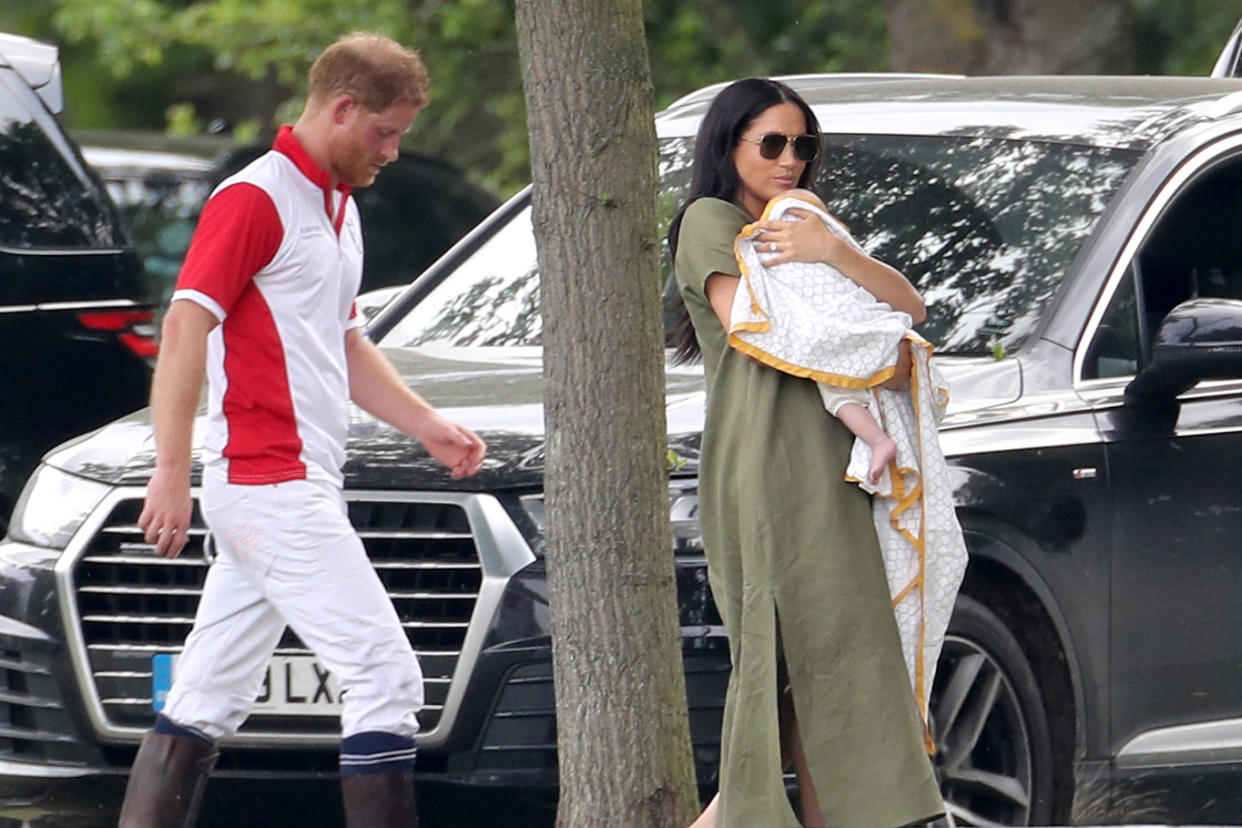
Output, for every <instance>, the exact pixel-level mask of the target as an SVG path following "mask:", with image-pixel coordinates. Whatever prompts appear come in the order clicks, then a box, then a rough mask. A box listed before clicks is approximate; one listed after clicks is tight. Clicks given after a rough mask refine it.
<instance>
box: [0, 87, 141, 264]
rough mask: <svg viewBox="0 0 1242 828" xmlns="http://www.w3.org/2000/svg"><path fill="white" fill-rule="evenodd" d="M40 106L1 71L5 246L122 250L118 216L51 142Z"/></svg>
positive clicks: (0, 206) (1, 227) (0, 240)
mask: <svg viewBox="0 0 1242 828" xmlns="http://www.w3.org/2000/svg"><path fill="white" fill-rule="evenodd" d="M35 107H41V104H39V103H38V99H37V97H36V96H35V94H34V93H33V92H31V91H30V90H29V89H28V88H26V87H24V86H22V85H19V84H17V83H16V82H14V81H13V80H12V78H11V76H10V73H8V72H5V71H0V245H3V246H6V247H13V248H57V249H61V248H106V247H115V246H118V245H119V244H120V243H121V239H122V234H121V231H120V228H119V227H118V225H117V223H116V220H115V216H114V214H113V213H112V211H111V210H110V209H109V208H108V206H107V205H106V203H105V202H104V201H103V200H102V199H101V198H100V193H99V191H98V190H97V189H96V187H95V186H94V185H93V184H92V183H91V182H90V180H89V179H88V178H86V177H85V176H83V175H79V174H78V172H76V171H75V168H74V166H71V165H70V163H69V161H68V160H67V159H66V158H65V156H63V155H62V154H61V152H60V150H59V149H57V147H56V146H55V145H54V144H53V143H52V142H51V141H50V140H49V139H48V136H47V134H46V133H45V131H44V129H45V122H50V121H51V118H50V116H48V115H47V114H46V111H41V110H40V109H36V108H35ZM40 115H41V116H42V117H40Z"/></svg>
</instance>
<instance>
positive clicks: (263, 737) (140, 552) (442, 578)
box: [61, 489, 533, 743]
mask: <svg viewBox="0 0 1242 828" xmlns="http://www.w3.org/2000/svg"><path fill="white" fill-rule="evenodd" d="M128 494H129V496H124V494H122V493H120V492H118V493H117V496H115V497H112V498H109V499H108V501H106V502H105V504H104V505H103V506H101V507H100V509H99V510H98V511H97V519H95V520H93V521H90V522H88V525H87V526H86V527H84V528H83V530H82V531H81V532H80V533H79V536H78V537H79V538H82V537H83V536H85V540H84V541H83V542H79V543H76V544H75V545H71V549H70V554H69V555H67V556H66V558H65V559H62V563H63V562H64V561H65V560H67V561H68V563H67V564H65V565H64V566H63V567H62V568H63V570H64V571H63V572H62V574H61V578H62V586H63V588H65V589H66V590H67V591H69V592H70V593H71V595H72V600H71V601H68V602H65V605H66V606H67V607H68V615H69V618H67V619H66V621H67V624H66V626H67V627H68V628H69V633H70V634H69V638H70V643H71V645H72V644H74V643H76V644H77V646H78V652H77V653H75V655H76V656H77V658H76V659H75V660H76V661H77V663H78V667H79V679H80V682H81V683H82V684H83V690H84V691H85V693H84V695H85V696H86V697H87V699H88V702H91V704H90V705H89V706H90V707H91V708H92V710H91V712H92V713H93V714H94V715H93V716H92V719H93V720H95V724H96V726H97V729H98V730H99V731H100V732H101V733H103V734H104V735H113V736H119V735H122V734H125V735H130V734H138V733H141V732H142V731H143V730H145V729H146V728H148V727H149V726H150V725H151V723H152V722H153V721H154V711H153V707H152V689H153V679H152V657H153V656H155V655H156V654H160V653H172V654H175V653H178V652H180V650H181V647H182V644H183V642H184V640H185V637H186V635H187V634H188V633H189V631H190V628H191V626H192V624H193V621H194V613H195V609H196V608H197V605H198V600H199V596H200V595H201V591H202V585H203V581H204V578H205V577H206V573H207V562H206V561H205V560H204V557H203V538H204V536H205V530H204V527H203V523H202V519H201V517H200V516H199V513H198V509H197V505H196V506H195V510H194V516H193V520H192V524H191V540H190V542H189V543H188V545H187V546H186V548H185V549H184V550H183V551H182V553H181V554H180V556H178V557H177V558H174V559H166V558H158V557H155V556H154V555H153V554H151V553H150V547H149V546H148V545H147V544H145V543H144V541H143V538H142V537H141V532H140V531H139V529H138V527H137V518H138V515H139V512H140V510H141V507H142V500H141V498H142V495H143V493H142V491H141V490H140V489H139V490H137V491H134V490H130V492H129V493H128ZM346 497H347V500H348V503H349V514H350V518H351V521H352V522H353V525H354V527H355V528H356V529H357V530H358V534H359V536H360V537H361V538H362V540H363V543H364V545H365V546H366V549H367V554H368V556H369V557H370V559H371V562H372V564H373V565H374V566H375V569H376V571H377V572H378V574H379V576H380V579H381V581H382V582H383V583H384V585H385V587H386V588H387V590H388V593H389V596H390V597H391V599H392V601H393V604H394V606H395V607H396V610H397V614H398V616H399V617H400V619H401V622H402V625H403V626H404V627H405V630H406V634H407V636H408V637H409V639H410V643H411V645H412V646H413V647H414V650H415V652H417V653H418V656H419V661H420V664H421V666H422V670H423V675H424V680H425V697H426V705H425V706H424V708H423V710H422V711H421V712H420V713H419V717H418V718H419V722H420V725H421V732H422V734H423V735H422V736H421V737H420V741H422V742H424V743H426V742H428V741H430V742H435V741H438V739H437V738H436V737H437V736H438V737H440V738H443V737H444V736H445V735H446V734H447V730H448V728H449V727H450V726H451V717H452V713H454V712H455V704H453V701H454V696H456V695H458V694H454V693H453V692H452V688H453V682H454V677H455V676H456V675H461V676H463V677H464V676H466V675H468V673H469V668H470V666H472V663H473V660H474V657H475V654H476V653H477V649H478V643H479V642H481V640H482V633H483V631H484V629H485V627H486V624H487V622H488V621H489V620H490V618H491V615H492V612H493V611H494V606H495V604H496V602H497V601H498V598H499V590H501V589H503V582H504V580H507V576H508V575H510V574H512V572H514V571H516V570H517V568H520V566H523V565H525V563H527V562H529V561H530V560H533V555H531V553H530V551H529V549H528V548H527V547H526V545H525V543H524V541H522V540H521V538H520V536H519V535H517V534H516V529H513V528H512V522H511V521H509V520H508V517H507V515H505V514H504V511H503V509H502V508H501V507H500V506H499V504H498V503H496V501H495V500H494V498H491V497H489V496H486V495H459V494H450V495H440V494H435V493H431V494H427V493H421V494H419V493H415V494H408V495H407V494H394V493H386V492H372V493H362V492H347V493H346ZM499 521H503V523H504V524H507V526H506V525H502V526H501V527H500V529H501V531H500V532H499V533H497V531H496V529H497V527H495V526H494V525H493V524H495V523H497V522H499ZM91 523H93V524H95V525H94V526H91V525H90V524H91ZM480 526H482V527H483V531H482V532H481V534H482V536H483V541H484V544H483V545H484V546H485V547H487V548H486V549H485V550H483V552H482V554H481V553H480V552H481V550H480V544H479V542H478V541H479V538H478V537H477V533H476V529H477V528H478V527H480ZM498 536H499V537H503V538H504V539H505V541H504V543H500V542H498ZM76 540H77V539H75V541H76ZM515 541H516V545H517V547H519V548H515ZM501 546H504V547H507V548H499V547H501ZM495 576H500V577H499V578H497V577H495ZM489 583H490V587H489V586H488V585H489ZM481 596H483V598H484V600H480V599H481ZM472 624H474V625H475V626H476V627H477V628H478V629H477V630H476V631H475V632H474V633H473V634H471V630H472ZM75 639H76V641H75ZM472 641H473V643H472ZM276 652H277V653H282V654H305V653H308V652H309V651H308V650H307V649H306V648H305V646H304V645H303V644H302V642H301V641H299V640H298V638H297V637H296V636H295V635H294V634H293V633H292V631H286V633H285V636H284V638H283V639H282V640H281V642H280V644H279V645H278V647H277V650H276ZM463 653H465V654H466V655H467V656H468V657H467V658H465V659H463ZM463 661H467V662H469V664H466V665H465V667H464V668H463ZM463 681H464V679H463ZM337 733H339V725H338V722H337V719H336V717H335V716H332V715H327V716H277V715H270V714H265V715H260V714H255V715H252V716H251V717H250V718H249V719H248V720H247V721H246V723H245V724H244V725H243V727H242V729H241V731H240V732H239V734H238V736H237V737H236V741H238V742H243V743H244V742H251V743H266V742H288V741H290V740H291V739H292V741H310V742H320V741H328V740H333V739H335V738H336V734H337Z"/></svg>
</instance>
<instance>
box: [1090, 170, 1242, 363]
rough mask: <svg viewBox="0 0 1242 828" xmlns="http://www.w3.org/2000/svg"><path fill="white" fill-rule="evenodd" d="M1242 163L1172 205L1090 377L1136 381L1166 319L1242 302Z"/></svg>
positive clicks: (1102, 339) (1110, 322)
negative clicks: (1202, 306) (1177, 311)
mask: <svg viewBox="0 0 1242 828" xmlns="http://www.w3.org/2000/svg"><path fill="white" fill-rule="evenodd" d="M1240 187H1242V156H1236V155H1235V156H1233V157H1231V158H1227V159H1224V160H1222V161H1220V162H1218V163H1216V164H1213V165H1212V166H1211V167H1210V168H1209V169H1207V170H1205V171H1204V172H1203V173H1201V174H1200V175H1198V176H1196V177H1195V178H1194V179H1193V180H1191V181H1190V182H1188V183H1187V184H1186V186H1185V187H1183V189H1182V190H1181V191H1180V192H1178V193H1177V194H1176V196H1175V197H1174V198H1173V199H1172V200H1171V201H1170V202H1169V204H1168V206H1167V207H1166V208H1165V209H1164V210H1163V212H1162V213H1161V215H1160V216H1159V218H1158V219H1157V221H1156V223H1155V224H1154V225H1153V227H1152V229H1151V231H1150V232H1149V233H1148V236H1147V238H1146V239H1144V241H1143V244H1142V245H1141V247H1140V248H1139V252H1138V254H1137V255H1136V256H1135V258H1134V261H1133V262H1131V264H1130V266H1129V268H1128V269H1127V271H1126V273H1125V275H1124V277H1123V280H1122V283H1121V284H1120V285H1119V286H1118V289H1117V291H1116V293H1115V294H1114V296H1113V298H1112V299H1111V300H1110V301H1109V306H1108V309H1107V310H1106V311H1105V312H1104V316H1103V317H1102V318H1101V320H1100V325H1099V327H1098V328H1097V329H1096V331H1095V332H1094V334H1093V337H1092V341H1091V344H1090V346H1089V347H1088V349H1087V353H1086V358H1085V359H1084V361H1083V377H1084V378H1086V379H1097V378H1106V377H1118V376H1130V375H1132V374H1134V373H1136V372H1137V371H1138V369H1139V368H1140V367H1141V366H1142V365H1143V364H1144V363H1145V361H1146V359H1147V358H1148V357H1149V356H1150V354H1151V343H1152V342H1153V341H1154V340H1155V336H1156V332H1157V331H1158V330H1159V328H1160V323H1161V322H1162V321H1163V320H1164V317H1165V316H1166V315H1167V314H1168V312H1169V311H1171V310H1172V309H1173V308H1174V307H1176V306H1177V305H1179V304H1181V303H1182V302H1185V301H1187V300H1189V299H1199V298H1224V299H1242V232H1240V231H1239V228H1242V199H1239V198H1238V195H1237V194H1238V193H1239V192H1242V190H1239V188H1240Z"/></svg>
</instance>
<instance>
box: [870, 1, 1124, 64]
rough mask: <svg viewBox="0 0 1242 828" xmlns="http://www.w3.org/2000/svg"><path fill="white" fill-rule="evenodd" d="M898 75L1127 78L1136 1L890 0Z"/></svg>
mask: <svg viewBox="0 0 1242 828" xmlns="http://www.w3.org/2000/svg"><path fill="white" fill-rule="evenodd" d="M886 12H887V20H888V42H889V56H890V63H891V66H892V68H893V70H894V71H898V72H953V73H962V74H967V75H1018V74H1026V75H1054V74H1057V75H1059V74H1084V75H1092V74H1125V73H1127V72H1130V71H1132V70H1133V66H1134V50H1135V43H1134V24H1133V8H1132V0H1091V2H1083V1H1082V0H889V2H888V4H887V6H886Z"/></svg>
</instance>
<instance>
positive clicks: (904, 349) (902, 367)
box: [880, 339, 914, 391]
mask: <svg viewBox="0 0 1242 828" xmlns="http://www.w3.org/2000/svg"><path fill="white" fill-rule="evenodd" d="M913 367H914V358H913V357H912V356H911V355H910V340H908V339H903V340H901V341H900V342H898V343H897V369H896V370H895V371H894V372H893V375H892V376H891V377H889V378H888V379H886V380H885V381H884V382H882V383H880V387H881V388H887V389H888V390H890V391H901V390H904V389H905V388H907V387H909V385H910V370H911V369H912V368H913Z"/></svg>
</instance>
